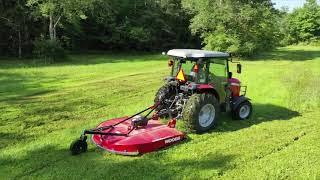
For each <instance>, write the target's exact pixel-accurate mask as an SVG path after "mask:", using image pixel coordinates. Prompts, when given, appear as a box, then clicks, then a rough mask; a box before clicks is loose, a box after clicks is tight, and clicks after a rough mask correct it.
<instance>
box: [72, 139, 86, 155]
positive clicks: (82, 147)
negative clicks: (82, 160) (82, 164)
mask: <svg viewBox="0 0 320 180" xmlns="http://www.w3.org/2000/svg"><path fill="white" fill-rule="evenodd" d="M87 149H88V144H87V141H86V138H85V139H81V138H80V139H76V140H74V141H73V142H72V143H71V144H70V151H71V154H72V155H78V154H80V153H83V152H86V151H87Z"/></svg>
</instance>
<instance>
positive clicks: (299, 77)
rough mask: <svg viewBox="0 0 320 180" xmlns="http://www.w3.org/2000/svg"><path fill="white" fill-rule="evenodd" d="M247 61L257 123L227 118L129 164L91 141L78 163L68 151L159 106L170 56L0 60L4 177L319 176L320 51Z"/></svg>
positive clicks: (283, 52) (297, 50)
mask: <svg viewBox="0 0 320 180" xmlns="http://www.w3.org/2000/svg"><path fill="white" fill-rule="evenodd" d="M0 63H1V62H0ZM242 64H243V73H242V74H241V75H237V74H235V76H236V77H239V78H240V79H241V80H242V82H243V83H244V84H247V85H248V96H249V97H250V98H251V99H252V102H253V107H254V114H253V116H252V118H251V119H250V120H248V121H232V120H231V118H230V116H228V114H224V115H223V117H222V118H221V119H220V121H219V126H218V127H217V128H216V129H215V130H212V131H211V132H209V133H206V134H202V135H196V134H189V135H188V136H189V138H188V140H186V141H185V142H183V143H181V144H179V145H176V146H173V147H170V148H167V149H164V150H161V151H158V152H154V153H149V154H145V155H143V156H139V157H125V156H119V155H114V154H110V153H107V152H104V151H101V150H99V149H98V148H96V147H95V146H94V145H92V144H90V145H89V152H88V153H85V154H81V155H80V156H71V155H70V154H69V151H68V147H69V144H70V142H71V141H72V140H73V139H74V138H77V137H78V136H79V134H80V133H81V131H82V130H83V129H85V128H91V127H95V126H96V125H97V124H98V123H99V122H101V121H103V120H105V119H109V118H113V117H121V116H124V115H130V114H132V113H134V112H136V111H139V110H140V109H143V108H144V107H146V106H148V105H150V104H152V103H153V98H154V94H155V92H156V90H157V89H158V88H159V87H160V86H161V85H162V84H163V81H162V79H163V78H164V77H165V76H166V75H167V74H169V68H168V67H167V61H166V58H165V57H162V56H160V55H110V54H105V55H75V56H72V57H71V62H69V63H65V64H58V65H37V64H35V65H34V64H30V63H20V64H19V65H14V64H13V63H10V62H2V64H1V65H0V75H1V76H0V84H1V86H0V95H1V96H0V109H1V117H0V135H1V138H0V177H1V179H2V178H3V179H12V178H16V179H21V178H38V179H57V178H59V179H67V178H71V179H76V178H86V179H101V178H103V179H109V178H110V179H124V178H130V179H141V178H146V179H154V178H156V179H164V178H172V179H181V178H187V179H199V178H200V179H204V178H206V179H207V178H218V177H220V178H225V179H229V178H240V179H248V178H256V179H261V178H277V179H278V178H290V179H291V178H299V179H300V178H307V179H309V178H315V179H317V178H320V172H319V170H318V169H319V168H320V158H319V157H320V146H319V144H320V143H319V137H320V133H319V131H318V129H319V128H320V124H319V120H320V113H319V110H320V109H319V107H320V104H319V102H320V95H319V91H320V90H319V89H320V88H319V77H320V48H319V47H310V46H309V47H303V46H290V47H286V48H280V49H278V50H276V51H273V52H269V53H264V54H262V55H260V56H259V57H255V59H253V60H250V61H243V62H242ZM233 68H234V67H233ZM179 125H181V122H180V123H179ZM179 128H181V127H179Z"/></svg>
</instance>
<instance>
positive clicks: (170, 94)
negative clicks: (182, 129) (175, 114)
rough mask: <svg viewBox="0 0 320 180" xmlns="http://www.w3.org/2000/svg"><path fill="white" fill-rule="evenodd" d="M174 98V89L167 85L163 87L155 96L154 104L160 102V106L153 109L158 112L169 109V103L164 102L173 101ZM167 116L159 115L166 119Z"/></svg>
mask: <svg viewBox="0 0 320 180" xmlns="http://www.w3.org/2000/svg"><path fill="white" fill-rule="evenodd" d="M174 96H175V88H174V86H171V85H169V84H165V85H163V86H162V87H161V88H160V89H159V90H158V92H157V93H156V95H155V98H154V103H157V102H160V105H159V106H158V107H157V108H156V109H155V110H156V111H160V110H163V109H168V108H169V107H170V103H168V102H166V101H165V100H169V99H172V100H173V99H174ZM167 116H168V115H161V116H160V117H167Z"/></svg>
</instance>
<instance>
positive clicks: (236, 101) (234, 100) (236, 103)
mask: <svg viewBox="0 0 320 180" xmlns="http://www.w3.org/2000/svg"><path fill="white" fill-rule="evenodd" d="M250 100H251V99H250V98H248V97H245V96H239V97H232V99H231V109H232V110H235V109H237V107H238V106H239V105H240V104H241V103H243V102H244V101H250Z"/></svg>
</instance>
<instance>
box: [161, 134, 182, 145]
mask: <svg viewBox="0 0 320 180" xmlns="http://www.w3.org/2000/svg"><path fill="white" fill-rule="evenodd" d="M180 139H181V137H180V136H178V137H174V138H170V139H166V140H164V143H165V144H169V143H173V142H176V141H180Z"/></svg>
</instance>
